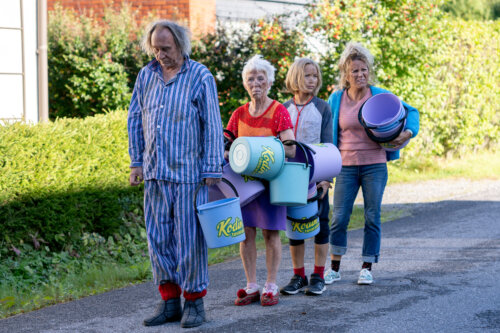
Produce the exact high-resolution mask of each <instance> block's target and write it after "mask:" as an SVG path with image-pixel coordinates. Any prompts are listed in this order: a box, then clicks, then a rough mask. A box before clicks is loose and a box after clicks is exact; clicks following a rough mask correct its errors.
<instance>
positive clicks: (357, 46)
mask: <svg viewBox="0 0 500 333" xmlns="http://www.w3.org/2000/svg"><path fill="white" fill-rule="evenodd" d="M354 60H360V61H362V62H364V63H365V64H366V66H367V67H368V84H370V85H372V84H373V83H374V82H373V81H374V76H373V55H372V54H371V53H370V51H368V49H367V48H365V47H364V46H363V45H362V44H361V43H358V42H349V43H347V45H346V47H345V49H344V52H342V55H341V56H340V60H339V71H340V84H339V85H340V89H348V88H349V82H348V81H347V76H348V74H349V73H348V72H347V71H348V70H349V65H350V64H351V63H352V62H353V61H354Z"/></svg>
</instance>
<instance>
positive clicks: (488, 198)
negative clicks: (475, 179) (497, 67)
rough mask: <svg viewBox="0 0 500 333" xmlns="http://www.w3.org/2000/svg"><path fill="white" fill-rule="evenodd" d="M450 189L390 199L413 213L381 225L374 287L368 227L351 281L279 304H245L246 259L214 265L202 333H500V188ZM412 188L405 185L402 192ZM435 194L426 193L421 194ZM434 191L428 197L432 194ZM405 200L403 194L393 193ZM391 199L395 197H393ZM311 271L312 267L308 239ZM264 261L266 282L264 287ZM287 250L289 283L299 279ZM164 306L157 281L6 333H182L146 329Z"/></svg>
mask: <svg viewBox="0 0 500 333" xmlns="http://www.w3.org/2000/svg"><path fill="white" fill-rule="evenodd" d="M484 185H485V186H482V187H481V188H480V189H477V190H475V191H472V190H471V189H470V188H469V189H468V190H466V191H465V193H458V194H457V193H456V191H455V193H451V194H450V195H448V196H447V197H448V198H451V200H441V199H439V200H437V201H431V202H426V201H425V200H422V201H418V200H417V201H415V200H414V201H413V202H409V201H404V202H403V201H400V202H398V200H393V201H392V202H390V203H386V205H387V207H389V206H390V209H402V210H404V211H405V212H406V213H407V214H405V215H406V216H404V217H401V218H399V219H397V220H394V221H390V222H387V223H384V224H383V226H382V233H383V236H382V251H381V259H380V263H378V264H376V265H374V268H373V274H374V278H375V283H374V284H373V285H371V286H358V285H357V284H356V280H357V277H358V274H359V269H360V266H361V259H360V252H361V241H362V236H363V231H362V230H355V231H350V232H349V250H348V252H347V254H346V256H344V258H343V260H342V265H341V274H342V280H341V281H339V282H335V283H334V284H333V285H331V286H328V287H327V290H326V291H325V293H324V294H323V295H322V296H318V297H311V296H305V295H304V294H298V295H295V296H288V297H284V296H282V297H281V298H280V303H279V304H278V305H276V306H273V307H262V306H260V305H258V304H252V305H249V306H245V307H236V306H234V305H233V300H234V298H235V295H236V290H238V289H239V288H241V287H243V286H244V283H245V278H244V273H243V268H242V265H241V261H240V260H239V259H236V260H232V261H229V262H225V263H222V264H217V265H213V266H210V279H211V284H210V287H209V290H208V295H207V297H205V308H206V311H207V322H206V323H205V324H204V325H203V326H201V327H199V328H196V329H190V330H183V331H203V332H217V333H222V332H248V331H256V332H305V331H308V332H311V331H324V332H488V331H491V332H498V330H499V328H500V260H499V259H500V182H498V181H491V182H487V183H485V184H484ZM403 190H404V188H402V189H401V191H403ZM426 190H429V191H432V189H429V188H428V189H426V188H425V187H423V188H422V191H426ZM427 194H429V193H427ZM391 195H392V196H393V197H394V198H397V197H398V195H397V192H396V193H393V194H391ZM391 195H389V197H391ZM306 244H307V247H308V248H307V250H306V274H310V273H311V271H312V268H313V263H314V260H313V251H312V245H313V243H312V242H311V241H308V242H306ZM264 259H265V258H264V256H263V255H260V256H259V258H258V263H257V265H258V268H260V269H258V271H257V275H258V280H259V281H258V282H259V283H261V284H263V282H264V281H265V273H266V272H265V262H264ZM291 272H292V266H291V260H290V255H289V252H288V247H287V246H284V249H283V260H282V264H281V268H280V271H279V274H278V283H279V285H280V286H282V285H284V284H286V283H287V282H288V280H289V279H290V277H291ZM158 301H159V295H158V293H157V291H156V288H155V287H154V286H153V285H152V284H151V283H145V284H141V285H136V286H132V287H128V288H124V289H120V290H115V291H112V292H108V293H105V294H101V295H97V296H92V297H87V298H84V299H80V300H77V301H74V302H69V303H65V304H58V305H55V306H51V307H47V308H44V309H41V310H38V311H34V312H31V313H27V314H22V315H18V316H14V317H11V318H7V319H4V320H0V332H9V333H11V332H177V331H181V328H180V327H179V324H178V323H171V324H166V325H163V326H160V327H155V328H147V327H144V326H142V324H141V323H142V319H143V318H145V317H147V316H148V315H149V314H150V313H151V312H152V311H153V309H154V307H155V305H156V303H157V302H158Z"/></svg>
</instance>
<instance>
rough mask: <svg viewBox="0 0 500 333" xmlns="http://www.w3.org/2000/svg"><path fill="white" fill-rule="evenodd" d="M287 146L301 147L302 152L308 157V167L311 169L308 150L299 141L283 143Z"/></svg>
mask: <svg viewBox="0 0 500 333" xmlns="http://www.w3.org/2000/svg"><path fill="white" fill-rule="evenodd" d="M282 143H283V144H284V145H285V146H291V145H296V146H297V147H300V149H302V152H303V153H304V156H305V157H306V167H309V166H310V164H309V157H307V152H306V149H305V148H304V145H303V144H302V143H300V142H298V141H295V140H285V141H283V142H282Z"/></svg>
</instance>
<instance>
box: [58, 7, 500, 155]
mask: <svg viewBox="0 0 500 333" xmlns="http://www.w3.org/2000/svg"><path fill="white" fill-rule="evenodd" d="M444 3H445V2H444V1H441V0H435V1H434V0H423V1H419V2H418V3H417V2H415V1H413V0H402V1H393V0H391V1H376V0H344V1H330V0H319V1H317V2H315V3H313V4H312V5H311V6H310V7H308V15H307V16H306V18H300V23H299V24H290V20H289V17H288V16H278V17H275V18H272V19H270V20H259V21H256V22H253V23H251V24H250V25H249V26H248V27H247V29H246V30H244V29H238V28H237V29H230V28H227V27H226V26H224V25H219V27H218V29H217V31H216V32H215V33H214V34H211V35H207V36H205V37H203V38H202V39H201V40H198V41H194V43H193V44H194V45H193V53H192V58H193V59H195V60H198V61H200V62H201V63H203V64H205V65H206V66H207V67H208V68H209V69H210V70H211V71H212V73H213V74H214V76H215V78H216V81H217V86H218V91H219V100H220V106H221V115H222V119H223V121H224V122H227V121H228V119H229V117H230V115H231V113H232V111H233V110H235V109H236V108H237V107H238V106H240V105H242V104H244V103H246V102H247V101H248V100H249V98H248V96H247V93H246V91H245V90H244V88H243V84H242V79H241V71H242V68H243V65H244V62H245V61H246V60H247V59H249V58H250V57H251V56H252V55H254V54H262V55H263V56H264V58H266V59H268V60H269V61H270V62H271V63H272V64H273V65H274V66H275V67H276V69H277V73H276V81H275V83H274V86H273V88H272V89H271V92H270V96H271V97H272V98H275V99H277V100H279V101H282V102H283V101H285V100H286V99H288V98H290V94H288V93H287V92H286V91H285V85H284V78H285V75H286V71H287V69H288V67H289V65H290V64H291V63H292V61H293V60H294V58H295V57H296V56H304V55H307V56H310V57H312V58H315V59H316V60H318V61H319V63H320V66H321V68H322V71H323V76H324V80H323V82H324V87H323V89H322V90H321V91H320V97H322V98H324V99H326V98H328V95H329V94H330V93H331V92H332V91H333V89H335V84H336V83H337V82H338V76H339V73H338V70H337V63H338V59H339V57H340V53H341V52H342V51H343V49H344V47H345V44H346V43H347V42H348V41H350V40H356V41H361V42H363V43H364V44H365V45H366V46H367V47H368V48H369V49H370V50H371V51H372V53H373V54H374V56H375V59H376V64H375V65H376V66H375V71H376V76H377V77H378V80H379V85H380V86H382V87H385V88H387V89H389V90H391V91H393V92H394V93H396V94H397V95H399V96H400V97H401V98H403V99H404V100H405V101H407V102H409V103H410V104H412V105H414V106H415V107H417V108H418V109H419V110H420V111H421V124H422V130H421V133H420V135H419V136H418V137H417V140H415V141H413V143H412V145H410V146H409V147H408V148H406V149H405V154H404V156H408V157H414V156H416V155H417V154H419V155H421V154H425V155H439V156H443V155H446V154H450V153H461V152H465V151H470V150H475V149H481V148H484V147H486V148H487V147H491V146H495V145H497V144H498V141H499V136H500V134H499V132H498V130H497V129H498V112H497V108H496V106H497V105H498V98H497V96H499V95H500V92H499V86H500V82H499V81H500V79H499V77H498V71H491V68H498V59H499V58H498V52H499V50H498V39H499V28H498V25H499V23H498V21H497V22H484V23H478V22H474V21H472V22H468V23H467V24H464V23H461V21H460V20H456V19H453V20H452V19H449V18H448V17H447V16H446V14H444V13H443V12H442V11H441V10H440V6H442V5H443V4H444ZM134 15H135V14H134V13H132V12H131V11H130V9H128V8H127V7H124V8H123V9H122V10H121V11H120V12H118V13H116V12H113V11H109V12H108V13H107V15H106V17H105V18H104V21H103V23H100V24H96V20H95V19H93V18H91V17H90V18H88V17H85V16H81V17H76V16H75V13H73V12H67V11H63V10H61V9H58V10H56V11H55V12H53V13H51V15H50V17H51V23H50V24H51V28H50V30H49V33H50V35H51V36H52V37H51V44H50V49H51V53H50V56H49V61H51V65H50V71H51V72H50V73H51V74H50V84H51V87H50V95H51V100H50V103H51V104H50V105H51V117H52V118H55V117H62V116H86V115H92V114H96V113H100V112H104V111H105V110H106V109H114V108H119V107H121V108H125V107H126V106H127V105H128V102H129V100H128V99H129V96H130V92H131V89H132V86H133V82H134V80H135V77H136V73H137V72H138V71H139V69H140V67H141V66H143V65H144V64H145V63H146V61H147V60H148V59H147V58H146V56H145V55H144V54H143V53H142V51H141V50H140V49H139V45H138V39H139V36H140V35H141V33H142V27H141V26H140V25H138V24H137V23H136V21H135V18H134ZM144 21H147V20H144ZM73 22H76V24H75V25H74V27H73ZM311 41H315V43H316V46H315V47H311V44H312V43H311ZM318 44H319V46H318ZM464 48H466V49H468V50H469V52H463V50H464ZM457 77H459V78H460V79H458V80H457V79H454V78H457Z"/></svg>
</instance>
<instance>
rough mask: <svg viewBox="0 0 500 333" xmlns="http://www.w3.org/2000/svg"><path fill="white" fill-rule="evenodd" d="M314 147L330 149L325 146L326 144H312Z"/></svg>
mask: <svg viewBox="0 0 500 333" xmlns="http://www.w3.org/2000/svg"><path fill="white" fill-rule="evenodd" d="M312 145H313V146H316V147H323V148H324V147H328V146H327V145H325V144H324V143H313V144H312Z"/></svg>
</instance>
